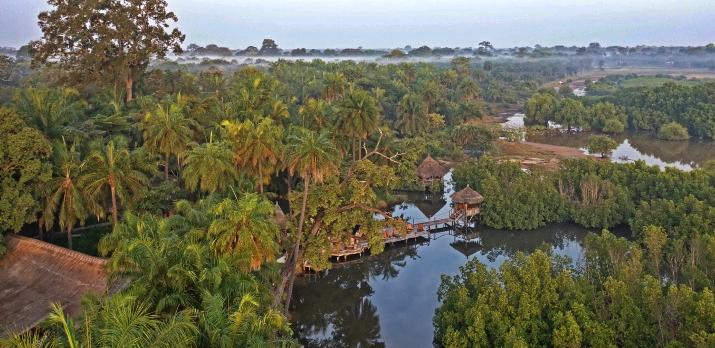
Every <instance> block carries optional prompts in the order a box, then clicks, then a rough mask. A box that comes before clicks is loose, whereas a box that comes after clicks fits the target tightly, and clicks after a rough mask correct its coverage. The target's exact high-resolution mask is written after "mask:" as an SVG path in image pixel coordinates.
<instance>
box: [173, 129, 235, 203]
mask: <svg viewBox="0 0 715 348" xmlns="http://www.w3.org/2000/svg"><path fill="white" fill-rule="evenodd" d="M181 175H182V177H183V179H184V182H185V184H186V188H187V189H188V190H189V191H202V192H206V193H213V192H217V191H226V190H227V189H228V188H229V187H232V186H233V185H235V184H236V183H237V182H238V173H236V167H235V166H234V164H233V153H232V152H231V147H230V145H229V144H228V143H226V142H214V141H209V142H208V143H204V144H200V145H199V144H193V146H192V148H191V150H189V152H188V153H187V154H186V163H185V168H184V171H183V172H182V173H181Z"/></svg>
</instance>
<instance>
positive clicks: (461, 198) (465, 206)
mask: <svg viewBox="0 0 715 348" xmlns="http://www.w3.org/2000/svg"><path fill="white" fill-rule="evenodd" d="M482 202H484V197H483V196H482V195H481V194H480V193H479V192H477V191H474V190H473V189H472V188H471V187H469V185H467V187H465V188H463V189H462V190H460V191H458V192H455V193H453V194H452V211H451V212H450V213H449V217H450V218H452V219H453V220H454V223H455V226H456V225H457V224H459V223H462V225H463V226H467V225H468V224H469V222H470V221H472V219H473V218H474V217H475V216H477V215H479V212H480V206H481V204H482Z"/></svg>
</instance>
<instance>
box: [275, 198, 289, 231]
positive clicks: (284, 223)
mask: <svg viewBox="0 0 715 348" xmlns="http://www.w3.org/2000/svg"><path fill="white" fill-rule="evenodd" d="M275 219H276V223H277V224H278V227H280V229H281V230H285V229H286V228H288V217H286V214H285V213H284V212H283V209H281V206H280V205H278V202H276V208H275Z"/></svg>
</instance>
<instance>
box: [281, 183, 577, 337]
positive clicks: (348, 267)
mask: <svg viewBox="0 0 715 348" xmlns="http://www.w3.org/2000/svg"><path fill="white" fill-rule="evenodd" d="M450 179H451V173H448V174H447V175H445V183H446V185H445V186H446V187H445V194H444V195H443V196H442V197H439V196H438V197H436V198H432V197H430V196H426V195H423V194H414V193H413V194H409V195H405V196H404V199H405V202H404V203H402V204H398V205H396V206H395V207H394V209H393V212H394V213H395V215H396V216H399V215H403V216H404V217H406V218H408V219H415V220H417V221H422V220H424V219H429V218H432V219H438V218H440V217H442V216H443V215H444V214H448V213H449V209H450V208H449V203H450V200H449V195H450V194H451V192H452V187H451V184H450ZM476 231H477V232H478V234H477V235H478V237H477V238H476V239H474V240H471V241H468V240H466V239H463V238H461V237H457V236H454V235H452V234H451V233H450V232H441V233H438V234H433V235H432V238H431V239H430V240H425V241H422V243H420V244H412V245H398V246H393V247H391V248H389V249H387V250H385V252H383V253H382V254H380V255H374V256H369V257H366V258H363V259H359V260H355V261H349V262H346V263H342V264H337V265H335V267H334V268H333V269H330V270H328V271H325V272H323V273H321V274H318V275H310V276H305V277H302V278H300V279H298V280H297V281H296V285H295V290H294V293H293V295H294V298H293V302H292V303H293V308H292V309H293V323H294V329H295V331H296V335H297V336H298V337H299V339H300V340H301V341H302V343H303V344H305V345H306V346H309V347H371V346H388V347H431V346H432V341H433V326H432V317H433V316H434V312H435V309H436V308H437V306H438V304H439V303H438V301H437V289H438V287H439V285H440V278H441V276H442V275H445V274H446V275H454V274H456V273H457V272H458V271H459V267H460V266H462V265H464V264H465V263H466V262H467V260H470V259H475V258H476V259H478V260H479V261H480V262H483V263H484V264H486V265H488V266H489V267H498V266H499V265H500V264H501V263H502V262H504V260H506V259H508V258H509V257H511V256H512V255H514V254H515V253H516V252H517V251H523V252H531V251H533V250H535V249H536V248H538V247H540V246H542V245H543V244H544V243H548V244H550V245H552V248H553V249H554V250H555V252H556V253H558V254H560V255H566V256H569V257H571V258H572V259H573V260H574V261H575V262H578V261H579V259H580V256H581V241H582V239H583V238H584V236H585V235H586V234H587V231H586V230H585V229H583V228H580V227H578V226H575V225H571V224H559V225H552V226H548V227H545V228H542V229H538V230H534V231H495V230H490V229H486V228H482V227H478V228H476Z"/></svg>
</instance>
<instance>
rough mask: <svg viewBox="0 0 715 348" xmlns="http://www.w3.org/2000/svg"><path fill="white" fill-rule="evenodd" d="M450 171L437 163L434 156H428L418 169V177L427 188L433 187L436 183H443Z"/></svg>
mask: <svg viewBox="0 0 715 348" xmlns="http://www.w3.org/2000/svg"><path fill="white" fill-rule="evenodd" d="M448 171H449V169H447V168H446V167H445V166H443V165H441V164H440V163H439V162H437V161H436V160H435V159H434V158H432V156H430V155H427V157H425V159H424V160H423V161H422V163H420V165H419V166H418V167H417V176H418V177H419V178H420V180H421V181H422V184H423V185H425V186H431V185H432V184H433V183H434V182H442V177H443V176H444V175H445V174H447V172H448Z"/></svg>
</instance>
